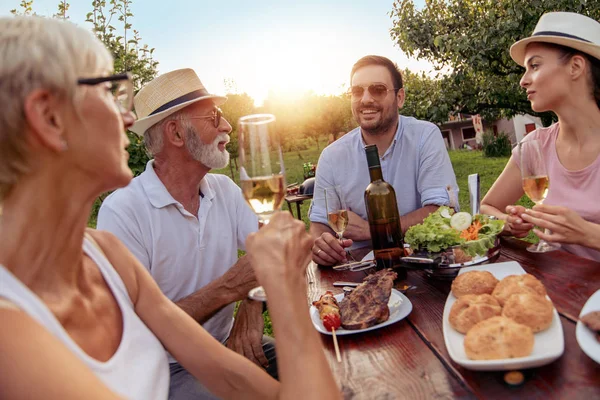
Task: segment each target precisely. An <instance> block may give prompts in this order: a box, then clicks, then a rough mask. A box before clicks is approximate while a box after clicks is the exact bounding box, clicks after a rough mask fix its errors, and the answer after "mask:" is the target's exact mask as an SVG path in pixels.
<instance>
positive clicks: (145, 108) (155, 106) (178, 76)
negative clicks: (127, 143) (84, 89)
mask: <svg viewBox="0 0 600 400" xmlns="http://www.w3.org/2000/svg"><path fill="white" fill-rule="evenodd" d="M207 99H211V100H212V101H213V102H214V103H215V105H217V106H219V105H221V104H223V103H225V101H227V97H223V96H217V95H214V94H210V93H209V92H208V91H207V90H206V88H205V87H204V85H203V84H202V82H201V81H200V78H198V75H196V72H194V70H192V69H189V68H185V69H177V70H175V71H171V72H167V73H166V74H162V75H160V76H158V77H157V78H155V79H154V80H152V81H151V82H150V83H148V84H147V85H146V86H144V87H143V88H142V89H141V90H140V91H139V92H138V94H136V95H135V98H134V99H133V105H134V107H135V113H136V114H137V117H138V120H137V121H136V122H135V123H134V124H133V126H132V127H131V128H129V130H131V131H132V132H135V133H137V134H138V135H140V136H142V135H144V132H146V130H148V128H150V127H151V126H152V125H154V124H156V123H157V122H160V121H161V120H163V119H164V118H166V117H168V116H169V115H171V114H173V113H174V112H176V111H179V110H181V109H182V108H184V107H187V106H189V105H190V104H193V103H195V102H197V101H200V100H207Z"/></svg>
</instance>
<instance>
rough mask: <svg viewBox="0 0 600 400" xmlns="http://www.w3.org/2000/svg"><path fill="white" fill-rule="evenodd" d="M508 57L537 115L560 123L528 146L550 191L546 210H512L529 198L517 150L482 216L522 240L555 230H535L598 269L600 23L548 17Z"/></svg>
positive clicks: (539, 131) (534, 134) (577, 16)
mask: <svg viewBox="0 0 600 400" xmlns="http://www.w3.org/2000/svg"><path fill="white" fill-rule="evenodd" d="M510 55H511V57H512V58H513V60H515V61H516V62H517V63H518V64H519V65H521V66H524V67H525V69H526V71H525V74H524V75H523V77H522V78H521V86H522V87H523V88H524V89H525V90H526V91H527V98H528V99H529V101H530V102H531V108H532V109H533V110H534V111H537V112H544V111H553V112H554V113H555V114H556V115H557V116H558V122H557V123H555V124H553V125H552V126H550V127H547V128H540V129H537V130H536V131H534V132H532V133H530V134H529V135H527V136H526V138H525V139H524V140H530V139H538V141H539V142H540V145H541V151H542V153H543V156H544V160H545V162H546V168H547V171H548V175H549V180H550V186H549V190H548V194H547V197H546V200H545V201H544V204H543V205H536V206H535V207H533V210H526V209H525V208H524V207H521V206H514V205H513V204H515V202H516V201H517V200H518V199H519V198H520V197H521V196H522V195H523V188H522V183H521V182H522V181H521V173H520V166H519V164H520V161H519V157H518V147H516V148H515V149H514V150H513V156H512V157H511V159H510V160H509V162H508V164H507V165H506V167H505V168H504V171H503V172H502V174H501V175H500V176H499V177H498V179H497V180H496V182H495V183H494V185H493V186H492V188H491V189H490V191H489V192H488V193H487V195H486V196H485V197H484V199H483V201H482V206H481V211H482V212H485V213H487V214H492V215H496V216H498V217H500V218H503V219H505V220H506V224H505V231H506V232H507V233H509V234H513V235H514V236H517V237H524V236H526V235H527V233H528V231H529V230H531V229H532V228H533V227H534V226H536V225H537V226H539V227H541V228H546V229H549V230H550V233H544V232H541V231H539V230H537V229H536V230H534V231H535V233H536V234H537V235H538V236H539V237H540V238H541V239H544V240H546V241H549V242H557V243H561V244H562V248H563V249H564V250H567V251H569V252H572V253H575V254H578V255H580V256H582V257H586V258H590V259H593V260H596V261H600V239H598V238H600V207H599V206H598V199H600V23H598V22H597V21H595V20H593V19H591V18H588V17H586V16H583V15H580V14H575V13H568V12H553V13H548V14H544V15H543V16H542V17H541V18H540V20H539V22H538V24H537V26H536V27H535V30H534V32H533V35H532V36H531V37H528V38H526V39H523V40H520V41H518V42H517V43H515V44H514V45H513V46H512V47H511V49H510ZM502 210H506V214H505V213H503V212H502Z"/></svg>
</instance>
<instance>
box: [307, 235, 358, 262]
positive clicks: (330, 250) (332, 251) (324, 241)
mask: <svg viewBox="0 0 600 400" xmlns="http://www.w3.org/2000/svg"><path fill="white" fill-rule="evenodd" d="M350 246H352V240H350V239H344V240H343V243H340V241H339V240H338V239H337V238H336V237H335V236H333V235H332V234H331V233H328V232H324V233H323V234H321V236H320V237H318V238H317V239H316V240H315V243H314V245H313V247H312V259H313V261H314V262H316V263H317V264H319V265H334V264H337V263H345V262H348V260H347V258H346V250H344V248H345V247H350Z"/></svg>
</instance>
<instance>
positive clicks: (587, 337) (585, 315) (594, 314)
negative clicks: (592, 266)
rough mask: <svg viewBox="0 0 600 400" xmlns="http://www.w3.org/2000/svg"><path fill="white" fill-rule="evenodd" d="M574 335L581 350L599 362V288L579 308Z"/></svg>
mask: <svg viewBox="0 0 600 400" xmlns="http://www.w3.org/2000/svg"><path fill="white" fill-rule="evenodd" d="M575 337H576V338H577V343H579V347H581V350H583V352H584V353H585V354H587V355H588V356H589V357H590V358H591V359H592V360H594V361H596V362H597V363H598V364H600V289H599V290H597V291H596V293H594V294H593V295H592V296H591V297H590V298H589V299H588V301H586V303H585V305H584V306H583V308H582V309H581V313H580V314H579V321H578V322H577V328H576V329H575Z"/></svg>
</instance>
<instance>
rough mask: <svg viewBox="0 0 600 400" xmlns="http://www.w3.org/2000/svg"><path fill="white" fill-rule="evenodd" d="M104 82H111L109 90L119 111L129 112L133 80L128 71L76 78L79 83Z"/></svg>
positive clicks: (93, 83)
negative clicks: (96, 76)
mask: <svg viewBox="0 0 600 400" xmlns="http://www.w3.org/2000/svg"><path fill="white" fill-rule="evenodd" d="M104 82H111V83H112V87H111V89H110V90H111V92H112V95H113V97H114V99H115V103H117V105H118V106H119V108H120V110H121V112H129V111H131V109H132V108H133V81H132V78H131V74H130V73H129V72H124V73H121V74H116V75H110V76H101V77H98V78H80V79H77V84H79V85H90V86H91V85H98V84H100V83H104Z"/></svg>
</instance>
